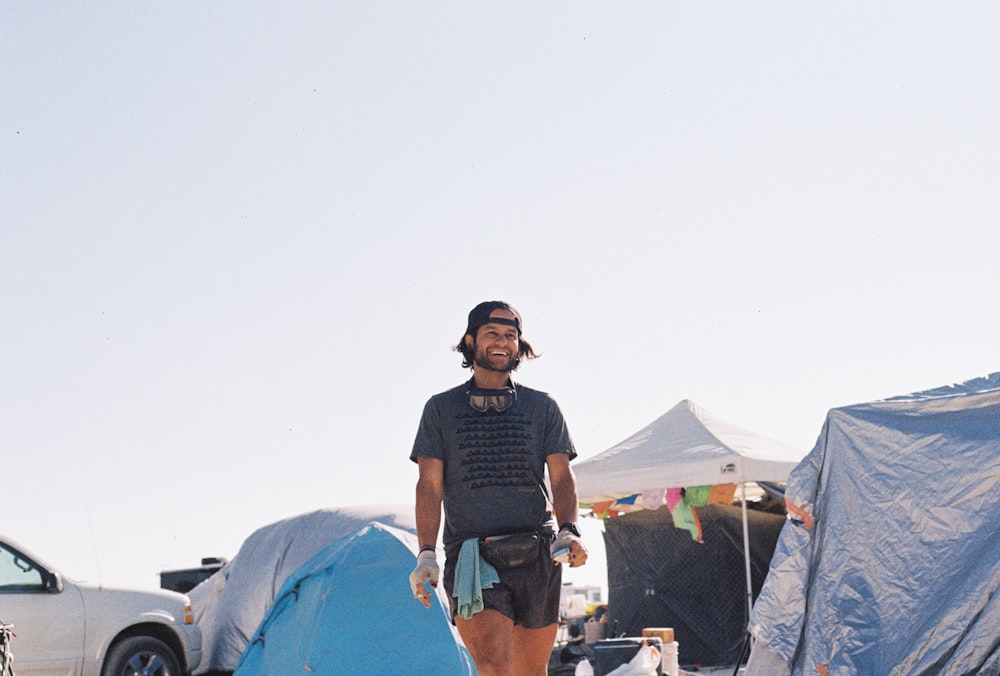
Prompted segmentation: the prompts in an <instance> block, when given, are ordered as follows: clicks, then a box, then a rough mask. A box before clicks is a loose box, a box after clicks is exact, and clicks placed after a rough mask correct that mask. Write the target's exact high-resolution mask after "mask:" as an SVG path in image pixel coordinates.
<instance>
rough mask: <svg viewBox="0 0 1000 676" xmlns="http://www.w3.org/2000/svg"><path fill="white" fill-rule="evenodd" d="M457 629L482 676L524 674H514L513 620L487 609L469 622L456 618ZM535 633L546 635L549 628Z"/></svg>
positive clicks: (553, 635) (550, 646) (553, 636)
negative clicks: (542, 632) (543, 632)
mask: <svg viewBox="0 0 1000 676" xmlns="http://www.w3.org/2000/svg"><path fill="white" fill-rule="evenodd" d="M455 627H456V628H457V629H458V634H459V636H461V637H462V641H463V642H464V643H465V647H466V648H468V649H469V652H470V653H472V659H473V660H474V661H475V663H476V671H478V672H479V676H514V675H515V674H518V675H520V673H521V672H519V671H518V672H515V671H514V666H515V665H514V648H513V643H514V620H512V619H510V618H509V617H507V616H506V615H504V614H503V613H501V612H499V611H496V610H490V609H487V610H481V611H479V612H478V613H476V614H475V615H473V616H472V617H471V618H470V619H468V620H464V619H462V618H461V617H460V616H456V617H455ZM519 628H520V627H519ZM525 631H528V630H525ZM533 631H547V628H546V629H535V630H533ZM552 640H553V641H554V640H555V626H553V634H552ZM551 648H552V645H551V643H550V645H549V649H550V650H551ZM546 664H547V662H546ZM525 673H527V672H525ZM541 673H543V674H544V673H545V672H541Z"/></svg>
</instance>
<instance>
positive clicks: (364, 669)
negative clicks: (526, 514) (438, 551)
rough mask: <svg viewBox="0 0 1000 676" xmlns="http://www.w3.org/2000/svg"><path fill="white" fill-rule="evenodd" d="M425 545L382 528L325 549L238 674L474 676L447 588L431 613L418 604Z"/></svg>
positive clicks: (271, 618)
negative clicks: (417, 573)
mask: <svg viewBox="0 0 1000 676" xmlns="http://www.w3.org/2000/svg"><path fill="white" fill-rule="evenodd" d="M418 549H419V547H418V543H417V539H416V537H415V536H414V535H413V534H411V533H407V532H404V531H401V530H399V529H396V528H391V527H389V526H385V525H383V524H380V523H377V522H375V523H371V524H369V525H367V526H365V527H364V528H362V529H361V530H359V531H358V532H357V533H355V534H353V535H351V536H348V537H345V538H342V539H340V540H338V541H336V542H334V543H333V544H331V545H329V546H327V547H326V548H325V549H323V550H322V551H320V552H319V553H318V554H316V556H314V557H313V558H312V559H310V560H309V561H307V562H306V563H304V564H303V565H302V566H300V567H299V568H298V569H297V570H296V571H295V572H294V573H293V574H292V575H290V576H289V577H288V578H287V579H286V580H285V583H284V585H283V586H282V588H281V590H280V591H279V592H278V595H277V596H276V597H275V600H274V603H273V604H272V605H271V607H270V609H269V610H268V612H267V614H266V615H265V617H264V619H263V620H262V621H261V623H260V626H259V627H258V628H257V631H256V632H255V633H254V635H253V638H252V639H251V641H250V644H249V646H248V647H247V649H246V650H245V651H244V653H243V655H242V657H241V658H240V661H239V663H238V664H237V667H236V671H235V674H236V676H287V675H288V674H295V673H303V674H305V673H317V674H372V675H373V676H377V675H379V674H387V675H388V674H400V673H407V674H454V675H456V676H460V675H462V674H475V673H476V671H475V667H474V666H473V662H472V658H471V656H470V655H469V652H468V650H466V648H465V647H464V646H463V645H462V644H461V641H460V639H459V638H458V635H457V632H456V631H455V629H454V627H453V626H452V624H451V618H450V615H449V611H448V600H447V598H446V597H445V595H444V594H445V593H444V591H443V590H441V591H440V592H438V593H437V594H432V596H431V598H432V605H431V607H430V608H429V609H428V608H425V607H424V606H423V605H422V604H420V603H418V602H417V601H416V600H415V599H414V598H413V593H412V592H411V591H410V589H409V583H408V575H409V573H410V571H411V570H412V569H413V565H414V562H415V560H416V555H417V550H418Z"/></svg>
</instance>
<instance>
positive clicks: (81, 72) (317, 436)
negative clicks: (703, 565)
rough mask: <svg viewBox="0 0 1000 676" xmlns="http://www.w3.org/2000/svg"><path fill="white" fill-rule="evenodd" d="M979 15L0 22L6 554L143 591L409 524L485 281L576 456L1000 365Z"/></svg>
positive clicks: (912, 5) (798, 418)
mask: <svg viewBox="0 0 1000 676" xmlns="http://www.w3.org/2000/svg"><path fill="white" fill-rule="evenodd" d="M998 26H1000V8H998V6H997V5H996V3H993V2H962V3H954V2H933V3H928V2H870V1H865V2H838V3H815V2H808V3H785V2H781V3H777V2H766V3H762V2H684V3H682V2H629V3H611V2H545V3H526V2H504V3H499V2H490V3H486V2H468V1H463V2H433V3H428V2H314V1H305V2H295V3H287V2H281V3H278V2H273V3H263V2H142V3H137V2H104V3H70V2H44V3H40V2H27V1H24V2H5V3H3V4H0V95H2V104H0V232H2V238H0V476H2V479H3V484H2V486H3V487H2V489H0V495H2V499H3V508H2V517H0V532H3V533H5V534H7V535H9V536H12V537H14V538H15V539H17V540H19V541H21V542H22V543H23V544H25V545H28V546H29V547H31V548H33V549H35V550H36V551H38V552H39V553H41V554H42V555H43V556H45V557H47V558H48V559H49V560H50V561H52V562H53V563H56V564H57V565H59V566H60V567H61V568H63V569H64V571H65V572H67V573H69V574H70V575H73V576H76V577H83V578H89V579H96V578H97V577H98V576H100V577H102V578H103V580H104V581H105V582H106V583H125V584H137V585H143V586H156V585H157V584H158V577H157V573H158V572H159V571H160V570H163V569H166V568H176V567H185V566H190V565H196V564H197V563H198V562H199V560H200V558H201V557H202V556H208V555H222V556H229V557H231V556H233V555H234V554H235V553H236V551H237V550H238V548H239V545H240V544H241V543H242V541H243V540H244V539H245V537H246V536H247V535H249V534H250V533H251V532H252V531H253V530H255V529H256V528H258V527H260V526H263V525H265V524H268V523H271V522H273V521H277V520H279V519H282V518H285V517H287V516H291V515H294V514H298V513H301V512H306V511H311V510H314V509H318V508H321V507H336V506H344V505H352V504H370V503H410V502H412V495H413V484H414V481H415V479H416V468H415V466H414V465H412V464H411V463H410V462H409V460H408V459H407V456H408V454H409V450H410V445H411V443H412V441H413V435H414V432H415V429H416V425H417V421H418V418H419V415H420V411H421V408H422V406H423V403H424V401H425V400H426V398H427V397H428V396H430V395H431V394H432V393H434V392H437V391H440V390H443V389H445V388H447V387H450V386H452V385H453V384H457V383H458V382H460V381H461V380H463V379H464V378H466V377H467V376H466V373H465V372H463V371H462V369H461V368H460V359H459V357H458V356H457V355H456V354H455V353H454V352H452V351H451V349H450V348H451V346H452V345H453V344H455V343H456V342H457V341H458V339H459V338H460V336H461V333H462V331H463V329H464V325H465V315H466V313H467V312H468V310H469V309H470V308H471V307H472V306H473V305H474V304H475V303H477V302H479V301H481V300H486V299H492V298H502V299H506V300H509V301H511V302H512V303H514V304H515V305H516V306H517V307H518V308H519V309H520V310H521V312H522V314H523V315H524V321H525V336H526V337H527V338H528V339H529V340H531V341H532V343H533V344H534V345H535V347H536V348H538V349H539V350H540V351H541V352H543V353H544V354H543V356H542V358H540V359H538V360H537V361H534V362H529V363H528V364H526V365H525V366H523V367H522V369H521V370H520V371H519V372H518V378H519V379H520V380H521V381H522V382H524V383H525V384H527V385H531V386H533V387H537V388H539V389H543V390H547V391H549V392H551V393H552V394H553V395H554V396H555V397H556V399H557V400H558V401H559V402H560V404H561V405H562V407H563V409H564V412H565V414H566V416H567V418H568V421H569V424H570V427H571V431H572V433H573V435H574V437H575V440H576V442H577V446H578V449H579V453H580V456H581V457H582V458H586V457H589V456H591V455H594V454H596V453H599V452H601V451H603V450H605V449H606V448H608V447H609V446H611V445H613V444H615V443H617V442H618V441H621V440H622V439H624V438H625V437H627V436H629V435H631V434H632V433H633V432H635V431H636V430H638V429H639V428H641V427H642V426H644V425H646V424H647V423H648V422H650V421H651V420H653V419H654V418H656V417H657V416H659V415H660V414H661V413H663V412H665V411H666V410H667V409H669V408H670V407H672V406H673V405H674V404H676V403H677V402H678V401H680V400H682V399H692V400H693V401H695V402H697V403H698V404H699V405H701V406H702V407H704V408H706V409H708V410H709V411H711V412H712V413H714V414H716V415H718V416H720V417H722V418H725V419H728V420H730V421H731V422H733V423H735V424H738V425H741V426H744V427H747V428H749V429H752V430H754V431H757V432H760V433H762V434H766V435H770V436H773V437H775V438H778V439H781V440H783V441H786V442H789V443H792V444H795V445H798V446H801V447H802V449H803V453H805V452H806V451H808V450H809V448H811V447H812V445H813V442H814V441H815V439H816V436H817V434H818V433H819V430H820V427H821V425H822V423H823V419H824V416H825V414H826V412H827V410H829V409H830V408H832V407H835V406H840V405H846V404H852V403H858V402H862V401H868V400H871V399H877V398H883V397H887V396H893V395H897V394H904V393H907V392H912V391H916V390H922V389H926V388H930V387H936V386H939V385H943V384H947V383H951V382H957V381H961V380H966V379H968V378H972V377H975V376H979V375H982V374H985V373H988V372H990V371H995V370H997V367H998V365H1000V363H998V360H997V357H996V353H997V345H998V342H997V340H998V339H997V336H998V335H1000V317H998V314H997V312H996V306H997V300H996V295H997V290H998V286H1000V266H998V264H997V248H998V245H1000V228H998V225H1000V224H998V215H1000V198H998V191H997V187H998V180H1000V135H998V127H997V120H998V119H1000V77H998V75H997V64H998V63H1000V40H997V30H998Z"/></svg>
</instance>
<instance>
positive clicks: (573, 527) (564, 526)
mask: <svg viewBox="0 0 1000 676" xmlns="http://www.w3.org/2000/svg"><path fill="white" fill-rule="evenodd" d="M559 530H568V531H569V532H570V533H572V534H573V535H575V536H577V537H581V536H580V529H579V528H577V527H576V524H575V523H574V522H572V521H567V522H566V523H563V524H559Z"/></svg>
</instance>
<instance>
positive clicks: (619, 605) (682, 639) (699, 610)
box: [604, 504, 785, 666]
mask: <svg viewBox="0 0 1000 676" xmlns="http://www.w3.org/2000/svg"><path fill="white" fill-rule="evenodd" d="M740 511H741V510H740V508H739V507H737V506H733V505H723V504H711V505H707V506H705V507H701V508H699V509H698V514H699V516H700V519H701V524H702V530H703V542H701V543H699V542H695V541H694V540H692V539H691V536H690V535H689V533H688V532H687V531H686V530H682V529H679V528H674V527H673V524H672V520H671V516H670V512H669V510H668V509H667V508H666V507H661V508H660V509H658V510H655V511H650V510H643V511H637V512H631V513H628V514H623V515H621V516H617V517H615V518H613V519H608V520H607V521H605V523H604V528H605V535H604V541H605V547H606V550H607V559H608V591H609V596H608V622H609V627H613V629H614V632H615V634H616V635H620V634H622V633H624V634H626V635H628V636H640V635H641V634H642V630H643V629H644V628H646V627H673V629H674V636H675V638H676V640H677V641H678V643H679V645H680V654H681V658H682V660H683V662H684V663H685V664H701V665H703V666H707V665H722V666H728V665H731V664H735V663H736V661H737V660H738V659H739V657H740V653H741V651H742V648H743V643H744V639H745V637H746V629H747V615H746V606H745V601H744V593H743V587H744V573H743V534H742V533H743V519H742V516H741V513H740ZM747 522H748V528H749V539H750V565H751V571H752V573H751V579H752V584H753V592H754V594H756V593H758V592H759V591H760V588H761V585H762V584H763V583H764V577H765V576H766V575H767V570H768V565H769V564H770V562H771V555H772V554H773V553H774V547H775V544H776V543H777V541H778V534H779V533H780V532H781V527H782V525H784V523H785V516H784V510H780V512H779V513H771V512H764V511H759V510H756V509H751V510H748V513H747Z"/></svg>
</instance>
